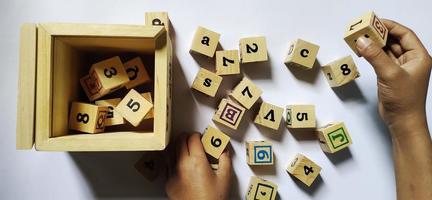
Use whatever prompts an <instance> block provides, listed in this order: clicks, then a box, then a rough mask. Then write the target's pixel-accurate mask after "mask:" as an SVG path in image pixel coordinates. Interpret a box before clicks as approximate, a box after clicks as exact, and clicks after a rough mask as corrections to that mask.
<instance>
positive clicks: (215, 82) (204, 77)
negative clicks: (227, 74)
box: [192, 68, 222, 97]
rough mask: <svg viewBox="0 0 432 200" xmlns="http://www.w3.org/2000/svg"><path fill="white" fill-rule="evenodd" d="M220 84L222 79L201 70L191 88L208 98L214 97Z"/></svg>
mask: <svg viewBox="0 0 432 200" xmlns="http://www.w3.org/2000/svg"><path fill="white" fill-rule="evenodd" d="M221 82H222V77H221V76H218V75H216V74H215V73H213V72H211V71H209V70H206V69H204V68H201V69H200V70H199V71H198V74H197V76H196V77H195V80H194V82H193V83H192V88H193V89H195V90H198V91H200V92H202V93H204V94H206V95H208V96H211V97H214V96H215V95H216V92H217V91H218V89H219V86H220V84H221Z"/></svg>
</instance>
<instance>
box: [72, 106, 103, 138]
mask: <svg viewBox="0 0 432 200" xmlns="http://www.w3.org/2000/svg"><path fill="white" fill-rule="evenodd" d="M107 115H108V107H107V106H97V105H92V104H87V103H80V102H72V106H71V109H70V114H69V129H72V130H76V131H80V132H85V133H100V132H103V131H104V130H105V119H106V117H107Z"/></svg>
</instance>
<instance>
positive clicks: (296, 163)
mask: <svg viewBox="0 0 432 200" xmlns="http://www.w3.org/2000/svg"><path fill="white" fill-rule="evenodd" d="M287 172H288V173H289V174H291V175H292V176H294V177H296V178H297V179H298V180H300V181H301V182H303V183H304V184H305V185H307V186H311V185H312V183H313V182H314V181H315V179H316V178H317V177H318V175H319V173H320V172H321V167H320V166H318V165H317V164H315V163H314V162H313V161H312V160H310V159H309V158H307V157H306V156H304V155H302V154H297V155H296V156H295V157H294V159H293V160H292V161H291V163H290V164H289V165H288V168H287Z"/></svg>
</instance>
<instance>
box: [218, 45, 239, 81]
mask: <svg viewBox="0 0 432 200" xmlns="http://www.w3.org/2000/svg"><path fill="white" fill-rule="evenodd" d="M216 74H217V75H231V74H240V60H239V51H238V50H225V51H216Z"/></svg>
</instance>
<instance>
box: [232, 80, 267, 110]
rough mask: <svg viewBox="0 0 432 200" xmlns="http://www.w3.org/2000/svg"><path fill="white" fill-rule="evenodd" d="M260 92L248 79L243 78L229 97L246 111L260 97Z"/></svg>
mask: <svg viewBox="0 0 432 200" xmlns="http://www.w3.org/2000/svg"><path fill="white" fill-rule="evenodd" d="M261 94H262V90H261V89H260V88H259V87H258V86H257V85H255V84H254V83H253V82H252V81H251V80H250V79H248V78H246V77H243V79H242V80H241V81H240V83H239V84H237V86H236V87H235V88H234V90H233V91H232V92H231V94H230V96H231V97H233V98H234V99H235V100H236V101H237V102H239V103H240V104H241V105H242V106H244V107H245V108H247V109H250V108H251V107H252V106H253V104H254V103H255V102H256V101H257V100H258V99H259V98H260V97H261Z"/></svg>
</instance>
